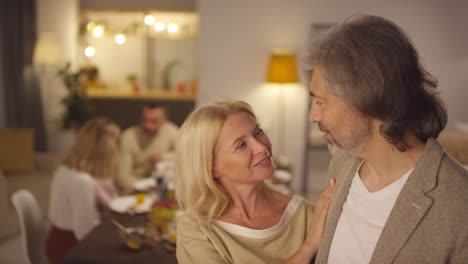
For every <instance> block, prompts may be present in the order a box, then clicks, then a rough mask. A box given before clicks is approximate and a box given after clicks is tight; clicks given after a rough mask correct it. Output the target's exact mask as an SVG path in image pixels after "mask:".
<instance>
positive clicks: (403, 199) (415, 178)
mask: <svg viewBox="0 0 468 264" xmlns="http://www.w3.org/2000/svg"><path fill="white" fill-rule="evenodd" d="M442 156H443V151H442V148H441V146H440V145H439V144H438V143H437V141H435V140H433V139H430V140H428V142H427V144H426V148H425V150H424V152H423V154H422V155H421V158H420V159H419V160H418V161H417V163H416V165H415V167H414V170H413V172H412V173H411V175H410V176H409V178H408V180H407V182H406V184H405V186H404V187H403V189H402V190H401V192H400V195H399V196H398V198H397V200H396V202H395V205H394V206H393V209H392V212H391V213H390V216H389V217H388V219H387V223H386V224H385V227H384V229H383V230H382V234H381V235H380V238H379V240H378V242H377V245H376V247H375V250H374V253H373V255H372V258H371V261H370V263H378V264H385V263H392V262H393V261H394V259H395V258H396V256H397V255H398V253H399V252H400V250H401V249H402V248H403V246H404V244H405V243H406V241H408V239H409V237H410V236H411V234H412V233H413V232H414V230H415V229H416V227H417V226H418V224H419V223H420V222H421V220H422V219H423V218H424V216H425V215H426V213H427V211H428V210H429V208H430V207H431V205H432V199H431V198H430V197H428V196H426V195H425V194H426V193H427V192H429V191H430V190H432V189H434V188H435V186H436V183H437V175H438V171H439V166H440V162H441V161H442Z"/></svg>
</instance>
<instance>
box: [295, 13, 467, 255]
mask: <svg viewBox="0 0 468 264" xmlns="http://www.w3.org/2000/svg"><path fill="white" fill-rule="evenodd" d="M310 48H311V49H310V53H309V54H308V55H307V56H305V57H304V58H303V59H302V62H301V68H302V70H303V72H304V74H303V76H306V77H308V78H310V77H311V80H310V95H311V96H312V98H313V102H312V106H311V110H310V113H309V120H310V121H311V122H315V123H317V124H318V126H319V128H320V130H322V131H323V132H324V133H325V134H324V138H325V140H326V141H327V142H328V143H329V150H330V152H331V153H332V156H333V157H332V160H331V165H330V168H329V171H328V172H329V177H332V178H336V181H337V184H336V190H335V193H334V195H333V201H332V205H331V207H330V212H329V214H328V219H327V225H326V228H325V232H324V236H323V240H322V242H321V244H320V249H319V251H318V253H317V256H316V259H315V263H331V264H335V263H336V264H339V263H351V264H352V263H359V264H361V263H379V264H380V263H467V261H468V227H467V224H466V223H467V221H468V206H467V201H468V199H467V198H468V172H467V171H466V170H465V169H464V168H463V167H462V166H461V165H460V164H459V163H457V162H456V161H455V160H454V159H453V158H452V157H450V156H449V155H447V154H446V153H445V152H444V150H443V148H442V147H441V146H440V144H439V143H438V142H437V140H436V139H437V137H438V136H439V133H441V131H442V130H443V129H444V128H445V125H446V123H447V111H446V109H445V106H444V104H443V102H442V101H441V99H440V97H439V96H438V92H437V91H436V87H437V81H436V80H435V78H434V77H433V76H432V75H431V74H429V72H428V71H427V70H426V69H425V68H424V67H423V66H422V63H421V61H420V58H419V56H418V53H417V51H416V49H415V47H414V46H413V44H412V43H411V41H410V39H409V38H408V36H406V34H405V33H404V32H403V30H402V29H401V28H399V27H398V26H397V25H396V24H395V23H393V22H392V21H389V20H387V19H385V18H382V17H378V16H371V15H355V16H352V17H350V18H348V19H346V20H345V21H344V22H343V23H340V24H338V25H336V26H334V27H333V28H331V29H330V30H329V31H327V32H326V33H324V34H323V35H320V36H319V37H317V38H316V39H315V40H314V42H313V43H312V44H311V45H310Z"/></svg>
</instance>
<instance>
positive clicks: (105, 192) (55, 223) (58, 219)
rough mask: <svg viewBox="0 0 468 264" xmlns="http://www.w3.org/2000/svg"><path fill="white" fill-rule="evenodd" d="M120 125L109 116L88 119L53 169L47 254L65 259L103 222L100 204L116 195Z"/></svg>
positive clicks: (53, 258) (59, 260) (57, 259)
mask: <svg viewBox="0 0 468 264" xmlns="http://www.w3.org/2000/svg"><path fill="white" fill-rule="evenodd" d="M119 131H120V129H119V127H118V126H117V125H116V124H115V123H114V122H112V121H111V120H110V119H108V118H104V117H97V118H94V119H92V120H90V121H88V122H87V123H86V124H85V125H84V126H83V128H82V129H81V130H80V132H79V134H78V137H77V139H76V141H75V143H74V145H73V146H72V148H71V149H70V150H69V152H68V154H67V156H66V157H65V159H64V161H63V162H62V165H60V166H59V167H58V168H57V170H56V171H55V173H54V177H53V179H52V183H51V197H50V203H49V220H50V222H51V229H50V232H49V237H48V241H47V254H48V256H49V260H50V262H51V263H53V264H55V263H62V262H63V256H64V255H65V253H66V251H67V250H68V249H69V248H71V247H72V246H73V245H75V244H76V243H77V241H79V240H81V239H83V238H84V237H85V236H86V234H88V233H89V231H91V230H92V229H93V228H94V227H95V226H96V225H98V224H99V223H100V208H102V209H104V208H107V207H108V205H109V202H110V201H111V200H112V199H113V198H115V197H116V196H117V191H116V188H115V187H114V186H113V182H112V179H113V177H114V176H115V174H116V160H117V137H118V135H119Z"/></svg>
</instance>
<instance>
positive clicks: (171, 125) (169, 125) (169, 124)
mask: <svg viewBox="0 0 468 264" xmlns="http://www.w3.org/2000/svg"><path fill="white" fill-rule="evenodd" d="M164 129H169V130H175V131H178V130H179V127H178V126H177V125H176V124H174V123H172V122H170V121H168V122H166V123H165V124H164Z"/></svg>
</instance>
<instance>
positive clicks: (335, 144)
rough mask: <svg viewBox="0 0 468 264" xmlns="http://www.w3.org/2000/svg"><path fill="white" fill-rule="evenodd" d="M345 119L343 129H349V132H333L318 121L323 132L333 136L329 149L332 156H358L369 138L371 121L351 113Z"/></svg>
mask: <svg viewBox="0 0 468 264" xmlns="http://www.w3.org/2000/svg"><path fill="white" fill-rule="evenodd" d="M344 120H345V121H344V122H345V125H344V126H342V129H346V130H348V132H345V133H333V134H332V133H331V132H330V131H329V130H327V129H326V128H325V127H324V126H323V124H321V123H318V126H319V128H320V130H321V131H322V132H326V133H328V134H329V136H330V137H331V138H332V139H331V141H330V142H328V151H329V152H330V154H331V155H332V156H336V155H352V156H358V155H359V154H360V153H361V151H362V150H363V148H364V146H365V145H366V143H367V141H368V140H369V135H370V122H369V121H368V120H363V119H361V118H358V117H357V116H355V115H349V114H348V115H347V116H346V118H344ZM341 132H343V131H341Z"/></svg>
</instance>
